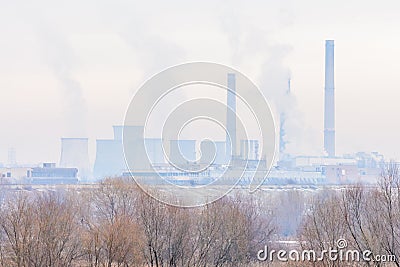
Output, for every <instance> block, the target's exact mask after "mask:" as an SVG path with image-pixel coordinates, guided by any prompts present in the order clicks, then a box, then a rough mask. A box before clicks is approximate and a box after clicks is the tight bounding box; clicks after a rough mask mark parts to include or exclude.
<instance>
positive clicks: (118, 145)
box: [0, 40, 385, 185]
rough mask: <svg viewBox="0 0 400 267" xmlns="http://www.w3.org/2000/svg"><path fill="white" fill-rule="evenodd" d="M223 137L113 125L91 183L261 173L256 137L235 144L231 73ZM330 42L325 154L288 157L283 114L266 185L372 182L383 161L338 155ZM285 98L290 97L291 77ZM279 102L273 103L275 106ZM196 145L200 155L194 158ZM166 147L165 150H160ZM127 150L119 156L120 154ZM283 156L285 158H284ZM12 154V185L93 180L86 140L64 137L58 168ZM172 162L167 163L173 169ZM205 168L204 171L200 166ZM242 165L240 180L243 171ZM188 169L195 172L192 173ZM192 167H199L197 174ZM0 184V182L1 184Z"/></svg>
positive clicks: (0, 172)
mask: <svg viewBox="0 0 400 267" xmlns="http://www.w3.org/2000/svg"><path fill="white" fill-rule="evenodd" d="M226 87H227V89H228V90H227V95H226V106H227V108H226V132H227V133H226V140H225V141H216V142H212V141H209V140H203V141H202V142H201V143H197V140H162V139H161V138H144V137H143V132H144V131H143V129H144V126H143V125H134V126H133V125H132V126H131V125H130V126H113V132H114V137H113V139H98V140H96V159H95V162H94V167H93V176H94V178H95V180H98V179H103V178H105V177H113V176H121V175H134V176H144V177H146V179H147V177H148V180H149V181H151V176H154V174H155V173H154V170H156V172H157V174H158V175H160V176H162V177H165V178H166V179H167V180H168V181H170V182H172V183H177V184H186V183H188V184H196V183H208V182H210V181H213V179H214V178H215V177H218V176H220V175H221V173H224V171H227V170H228V171H229V176H227V177H226V180H223V181H218V182H219V183H230V182H232V181H236V179H232V178H236V177H237V176H239V175H240V177H243V179H242V181H241V182H242V183H244V184H246V183H249V182H250V181H251V176H252V175H253V174H254V172H255V171H256V170H257V167H258V166H264V167H265V168H266V164H265V163H266V160H265V159H262V158H261V156H260V151H259V149H260V140H254V139H253V140H238V139H240V138H238V134H237V125H236V123H237V122H236V116H237V115H236V100H237V99H236V97H237V96H236V76H235V74H234V73H227V84H226ZM334 90H335V88H334V41H333V40H326V42H325V88H324V91H325V94H324V143H323V148H324V151H325V153H326V155H325V156H309V155H308V156H291V155H289V154H288V153H287V152H286V151H285V149H286V147H285V144H286V143H285V142H286V141H285V134H286V132H287V129H286V127H287V125H286V122H285V120H286V119H287V117H286V116H287V115H288V114H285V113H284V112H281V114H279V115H280V125H279V152H280V155H281V156H280V160H279V161H278V163H277V165H276V166H274V167H272V169H271V170H270V172H269V175H268V179H267V180H266V181H265V182H264V183H265V184H273V185H285V184H305V185H309V184H338V183H352V182H361V181H362V182H366V183H374V182H376V179H377V177H378V176H379V174H380V171H381V169H382V167H383V165H384V163H385V161H384V157H383V156H382V155H380V154H379V153H377V152H372V153H361V152H359V153H355V154H350V155H344V156H337V155H336V151H335V95H334ZM286 94H287V95H289V94H290V80H289V82H288V89H287V92H286ZM277 104H278V103H277ZM196 144H197V145H199V146H200V154H199V153H198V152H197V153H196ZM164 146H165V147H164ZM124 153H125V154H124ZM282 155H284V157H283V156H282ZM15 158H16V157H15V151H11V150H10V151H9V164H8V165H6V166H2V165H0V178H2V179H3V180H7V181H9V182H15V183H22V182H27V183H32V184H55V183H56V184H57V183H59V184H70V183H72V184H73V183H77V182H82V181H88V180H90V178H91V177H92V173H91V168H90V164H89V156H88V139H87V138H62V139H61V158H60V164H59V167H57V166H56V165H55V164H49V163H45V164H43V165H42V166H22V165H18V164H17V163H16V159H15ZM171 163H172V164H171ZM203 166H205V167H206V169H204V168H203ZM243 167H245V171H244V173H243V175H242V173H241V169H243ZM193 170H194V171H193ZM196 170H202V171H201V172H196ZM1 181H2V180H1Z"/></svg>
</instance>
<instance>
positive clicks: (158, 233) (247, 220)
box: [0, 179, 275, 267]
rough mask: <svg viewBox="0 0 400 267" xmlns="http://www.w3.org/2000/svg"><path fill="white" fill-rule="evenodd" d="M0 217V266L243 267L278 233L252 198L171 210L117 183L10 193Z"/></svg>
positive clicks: (130, 186) (132, 186) (128, 185)
mask: <svg viewBox="0 0 400 267" xmlns="http://www.w3.org/2000/svg"><path fill="white" fill-rule="evenodd" d="M0 215H1V217H0V266H37V267H43V266H60V267H61V266H63V267H64V266H108V267H112V266H248V265H250V264H251V262H254V261H255V260H256V253H257V251H258V250H259V248H260V247H262V246H263V245H264V244H265V242H267V241H268V240H270V239H271V238H272V235H273V233H274V230H275V228H274V224H273V222H272V217H271V213H270V212H269V211H266V210H265V209H262V208H261V207H259V205H258V204H257V202H256V201H255V199H254V198H252V197H244V196H240V195H236V196H235V197H225V198H223V199H221V200H219V201H217V202H215V203H212V204H209V205H206V206H204V207H201V208H194V209H185V208H176V207H172V206H168V205H165V204H162V203H160V202H159V201H157V200H155V199H153V198H151V197H149V196H148V195H146V194H145V193H143V192H142V191H141V190H139V189H138V188H137V187H136V186H135V184H134V183H133V182H131V181H126V180H122V179H108V180H105V181H104V182H102V183H100V185H99V186H98V187H97V188H96V189H93V190H86V191H82V192H64V193H61V192H22V191H19V192H11V193H9V194H6V195H5V197H4V199H3V201H2V204H1V209H0Z"/></svg>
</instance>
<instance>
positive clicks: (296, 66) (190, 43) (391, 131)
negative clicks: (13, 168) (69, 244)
mask: <svg viewBox="0 0 400 267" xmlns="http://www.w3.org/2000/svg"><path fill="white" fill-rule="evenodd" d="M55 2H58V3H55ZM399 14H400V1H398V0H397V1H396V0H393V1H379V2H377V1H364V0H346V1H344V0H337V1H318V0H314V1H311V0H303V1H294V0H293V1H287V0H284V1H272V0H271V1H261V0H260V1H211V0H208V1H178V0H172V1H160V0H159V1H136V2H132V1H108V2H106V1H95V0H91V1H62V2H61V1H60V2H59V1H0V101H1V102H0V162H6V161H7V150H8V148H9V147H14V148H15V149H16V151H17V160H18V162H42V161H53V162H58V160H59V153H60V137H69V136H78V135H79V136H86V137H89V138H90V150H91V160H92V162H93V161H94V151H95V147H94V146H95V139H96V138H100V139H101V138H111V137H112V128H111V126H112V125H115V124H121V123H122V121H123V117H124V113H125V110H126V108H127V106H128V104H129V100H130V98H131V97H132V96H133V94H134V92H135V90H136V89H137V88H138V86H140V84H141V83H142V82H143V81H145V79H147V78H149V77H150V76H151V75H153V74H155V73H156V72H158V71H160V70H162V69H164V68H165V67H168V66H170V65H174V64H179V63H182V62H186V61H212V62H217V63H222V64H227V65H230V66H233V67H235V68H237V69H238V70H240V71H242V72H243V73H245V74H246V75H248V76H249V77H250V78H251V79H252V80H253V81H255V82H256V83H258V84H259V85H260V87H263V85H268V84H281V83H280V82H282V81H281V80H280V79H282V77H286V76H287V75H288V74H289V73H290V76H291V79H292V90H293V93H294V95H295V96H296V101H297V106H298V108H297V109H296V112H298V113H299V114H298V118H296V120H297V119H298V121H299V124H300V125H301V126H302V127H301V128H302V129H303V132H302V133H299V135H301V138H295V137H293V140H295V141H296V142H295V143H293V142H292V144H291V146H292V147H298V148H302V149H303V148H304V151H305V152H308V151H320V150H321V147H322V143H323V140H322V138H323V135H322V133H323V87H324V84H323V81H324V42H325V39H334V40H335V71H336V73H335V78H336V80H335V82H336V84H335V87H336V110H337V112H336V133H337V152H338V154H341V153H349V152H355V151H380V152H382V153H384V154H385V155H386V156H387V158H397V159H399V158H400V141H399V138H398V137H399V136H400V126H399V125H398V123H397V122H398V117H399V114H400V105H398V100H399V97H400V85H399V81H398V80H399V79H398V77H399V76H400V75H399V71H400V49H399V43H400V42H399V41H400V16H399ZM275 68H276V69H277V71H276V73H275V72H271V71H265V70H266V69H267V70H268V69H269V70H270V69H275ZM268 75H269V76H268ZM285 75H286V76H285ZM271 76H273V77H271ZM266 80H267V81H268V82H266V83H265V82H264V81H266ZM267 87H268V86H267ZM277 87H279V86H277ZM262 89H263V90H265V91H267V92H270V93H271V90H272V89H270V88H267V89H265V88H262ZM280 89H282V88H277V90H280ZM273 94H274V92H272V95H271V101H272V100H275V102H277V101H276V99H277V98H276V97H275V96H274V95H273ZM275 105H277V106H279V103H275ZM292 135H294V133H292ZM306 150H308V151H306Z"/></svg>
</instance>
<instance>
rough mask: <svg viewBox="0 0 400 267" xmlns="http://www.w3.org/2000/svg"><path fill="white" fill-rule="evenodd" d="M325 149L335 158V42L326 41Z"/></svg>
mask: <svg viewBox="0 0 400 267" xmlns="http://www.w3.org/2000/svg"><path fill="white" fill-rule="evenodd" d="M324 149H325V152H326V153H327V154H328V156H329V157H334V156H335V81H334V41H333V40H326V42H325V110H324Z"/></svg>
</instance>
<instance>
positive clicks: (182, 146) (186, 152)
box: [169, 140, 196, 165]
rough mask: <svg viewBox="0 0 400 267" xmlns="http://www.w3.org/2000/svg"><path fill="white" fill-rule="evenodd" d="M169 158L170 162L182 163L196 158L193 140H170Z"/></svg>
mask: <svg viewBox="0 0 400 267" xmlns="http://www.w3.org/2000/svg"><path fill="white" fill-rule="evenodd" d="M169 159H170V161H171V163H173V164H177V165H184V164H187V163H189V162H194V161H195V160H196V141H195V140H171V141H170V153H169Z"/></svg>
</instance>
